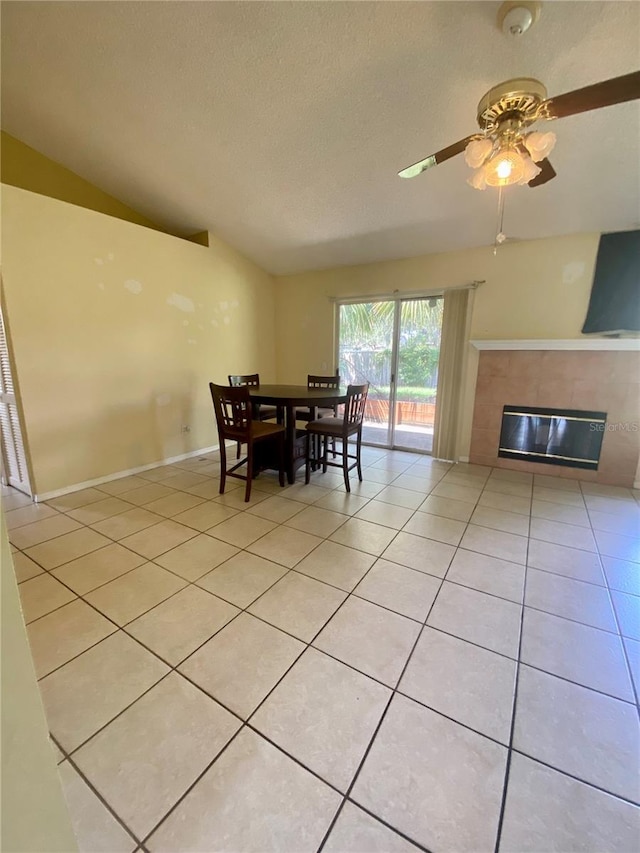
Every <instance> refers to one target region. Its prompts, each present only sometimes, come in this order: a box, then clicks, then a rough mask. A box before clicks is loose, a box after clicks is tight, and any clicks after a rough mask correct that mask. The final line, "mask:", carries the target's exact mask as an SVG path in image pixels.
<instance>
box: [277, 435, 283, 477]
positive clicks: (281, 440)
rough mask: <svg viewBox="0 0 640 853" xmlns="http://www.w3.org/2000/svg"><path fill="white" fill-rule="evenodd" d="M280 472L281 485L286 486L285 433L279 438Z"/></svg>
mask: <svg viewBox="0 0 640 853" xmlns="http://www.w3.org/2000/svg"><path fill="white" fill-rule="evenodd" d="M278 474H279V483H280V487H281V488H282V487H283V486H284V433H283V432H281V433H280V436H279V438H278Z"/></svg>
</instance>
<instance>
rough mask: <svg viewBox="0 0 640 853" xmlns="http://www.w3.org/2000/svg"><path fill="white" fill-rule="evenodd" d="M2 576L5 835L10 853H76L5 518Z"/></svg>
mask: <svg viewBox="0 0 640 853" xmlns="http://www.w3.org/2000/svg"><path fill="white" fill-rule="evenodd" d="M0 566H1V571H2V595H1V600H2V621H1V623H0V624H1V625H2V642H1V648H2V666H1V669H0V671H1V672H2V689H1V691H0V695H1V697H2V830H1V832H0V849H1V850H6V851H7V853H22V851H24V853H33V851H37V850H42V851H45V850H46V851H47V853H55V851H61V853H71V851H73V850H77V849H78V847H77V845H76V841H75V838H74V835H73V831H72V829H71V821H70V819H69V814H68V812H67V806H66V803H65V801H64V795H63V793H62V785H61V783H60V778H59V776H58V773H57V770H56V762H55V756H54V752H53V747H52V746H51V742H50V741H49V734H48V732H47V724H46V722H45V716H44V709H43V707H42V700H41V698H40V693H39V691H38V684H37V681H36V675H35V671H34V669H33V661H32V659H31V651H30V649H29V642H28V640H27V632H26V630H25V627H24V621H23V618H22V613H21V610H20V600H19V597H18V586H17V584H16V578H15V575H14V572H13V562H12V559H11V551H10V547H9V540H8V539H7V532H6V529H5V523H4V516H0Z"/></svg>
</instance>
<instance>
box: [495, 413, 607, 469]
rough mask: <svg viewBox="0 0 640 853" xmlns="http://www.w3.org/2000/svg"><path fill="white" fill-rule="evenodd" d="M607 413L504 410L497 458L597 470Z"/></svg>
mask: <svg viewBox="0 0 640 853" xmlns="http://www.w3.org/2000/svg"><path fill="white" fill-rule="evenodd" d="M606 422H607V413H606V412H585V411H580V410H578V409H549V408H537V407H534V406H504V408H503V410H502V429H501V430H500V444H499V446H498V456H501V457H502V458H504V459H523V460H525V461H527V462H544V463H546V464H547V465H563V466H565V467H567V468H585V469H587V470H589V471H597V470H598V462H599V460H600V450H601V448H602V438H603V435H604V431H605V429H606Z"/></svg>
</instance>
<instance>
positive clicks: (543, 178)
mask: <svg viewBox="0 0 640 853" xmlns="http://www.w3.org/2000/svg"><path fill="white" fill-rule="evenodd" d="M538 166H540V170H541V171H540V173H539V174H538V175H536V176H535V178H532V179H531V180H530V181H529V184H528V186H530V187H541V186H542V184H546V183H547V181H550V180H551V178H555V176H556V170H555V169H554V168H553V166H552V165H551V163H550V162H549V161H548V160H547V158H546V157H545V158H544V160H540V162H539V163H538Z"/></svg>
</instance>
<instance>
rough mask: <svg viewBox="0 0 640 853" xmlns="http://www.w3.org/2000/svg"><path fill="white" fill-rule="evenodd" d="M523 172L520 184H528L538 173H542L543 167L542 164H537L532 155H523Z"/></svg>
mask: <svg viewBox="0 0 640 853" xmlns="http://www.w3.org/2000/svg"><path fill="white" fill-rule="evenodd" d="M522 163H523V174H522V178H520V180H519V181H518V183H519V184H521V185H522V184H528V183H529V181H532V180H533V179H534V178H535V177H536V176H537V175H539V174H540V172H541V171H542V169H541V168H540V166H536V164H535V163H534V162H533V160H532V159H531V157H523V158H522Z"/></svg>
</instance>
